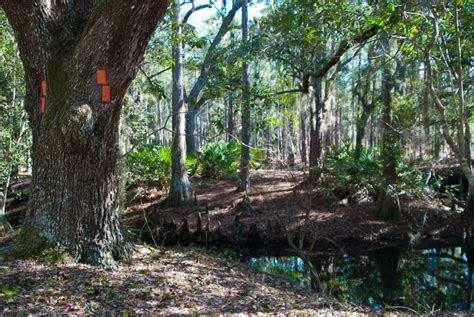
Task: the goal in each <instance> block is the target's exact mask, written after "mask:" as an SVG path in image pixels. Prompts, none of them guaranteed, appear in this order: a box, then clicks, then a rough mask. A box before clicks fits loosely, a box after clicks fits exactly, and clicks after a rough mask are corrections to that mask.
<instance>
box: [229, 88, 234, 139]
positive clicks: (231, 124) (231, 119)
mask: <svg viewBox="0 0 474 317" xmlns="http://www.w3.org/2000/svg"><path fill="white" fill-rule="evenodd" d="M227 113H228V117H227V141H229V142H230V141H232V140H234V137H235V118H234V100H233V96H232V92H229V93H227Z"/></svg>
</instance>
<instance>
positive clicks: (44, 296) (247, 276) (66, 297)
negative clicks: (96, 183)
mask: <svg viewBox="0 0 474 317" xmlns="http://www.w3.org/2000/svg"><path fill="white" fill-rule="evenodd" d="M0 251H1V248H0ZM4 251H5V249H4ZM4 253H5V252H4ZM4 255H5V254H3V256H4ZM257 312H259V313H262V312H265V313H283V312H284V313H286V314H290V313H291V314H297V313H306V314H307V313H318V314H321V315H324V316H333V315H346V316H351V315H353V316H355V315H365V314H366V313H368V312H370V310H368V309H364V308H362V307H355V306H351V305H345V304H340V303H336V302H334V301H331V300H328V299H325V298H323V297H318V296H317V295H315V294H314V293H311V292H309V291H308V290H306V289H303V288H301V287H298V286H296V285H294V284H293V283H292V282H290V281H289V280H286V279H284V278H280V277H277V276H274V275H269V274H267V273H261V272H258V271H256V270H255V269H253V268H251V267H248V266H247V265H245V264H242V263H240V262H239V261H237V260H232V259H228V258H225V257H223V256H222V255H220V254H212V253H211V254H210V253H206V252H205V251H203V250H200V249H189V248H185V249H182V248H173V249H162V250H160V251H158V250H156V249H151V248H147V247H139V248H138V251H137V252H136V253H135V254H134V256H133V257H132V258H130V259H127V260H124V261H121V262H119V263H118V265H117V268H116V269H115V270H113V271H106V270H102V269H99V268H96V267H91V266H88V265H83V264H73V263H67V262H60V263H57V262H54V263H53V262H49V263H47V262H45V261H44V257H42V258H41V259H40V258H37V259H36V260H35V259H30V260H14V261H9V260H8V259H7V258H5V257H2V255H1V252H0V316H17V315H18V316H20V315H24V316H26V315H29V314H64V313H66V314H69V315H83V314H92V313H93V314H100V315H105V314H107V315H108V314H114V315H115V314H117V315H120V314H122V315H123V316H128V315H130V314H132V315H135V314H151V313H153V314H164V315H169V314H179V315H186V314H191V313H193V314H195V313H203V314H204V313H206V314H210V313H212V314H214V313H215V314H221V313H226V314H229V313H230V314H232V313H252V314H255V313H257Z"/></svg>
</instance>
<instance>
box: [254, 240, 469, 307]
mask: <svg viewBox="0 0 474 317" xmlns="http://www.w3.org/2000/svg"><path fill="white" fill-rule="evenodd" d="M246 261H248V263H249V264H250V265H251V266H253V267H255V268H257V269H259V270H261V271H264V272H268V273H272V274H276V275H280V276H285V277H287V278H289V279H290V280H292V281H293V282H294V283H297V284H300V285H301V286H304V287H310V285H311V275H310V273H309V270H308V265H307V263H305V262H304V261H303V260H302V259H301V258H299V257H295V256H286V257H259V258H250V259H247V260H246ZM310 261H311V264H312V265H313V266H314V267H315V268H316V270H317V272H318V274H319V278H320V280H321V282H322V284H323V287H324V291H325V293H326V294H327V295H330V296H332V297H335V298H337V299H339V300H341V301H344V302H349V303H354V304H364V305H369V306H371V307H372V308H374V309H382V308H390V307H395V308H396V307H398V308H410V309H413V310H416V311H417V312H431V311H433V310H437V309H441V310H449V311H457V310H463V311H466V310H467V311H474V280H473V270H474V249H469V250H467V249H466V248H461V247H452V248H431V249H424V250H412V251H402V250H400V249H397V248H387V249H381V250H378V251H374V252H371V253H368V254H366V255H355V256H347V255H344V256H314V257H310Z"/></svg>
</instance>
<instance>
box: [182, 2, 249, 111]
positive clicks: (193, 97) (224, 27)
mask: <svg viewBox="0 0 474 317" xmlns="http://www.w3.org/2000/svg"><path fill="white" fill-rule="evenodd" d="M241 6H242V0H237V1H236V2H235V3H234V6H233V7H232V9H231V10H230V11H229V13H228V14H227V15H226V16H225V18H224V19H223V20H222V24H221V27H220V28H219V31H218V32H217V34H216V36H215V37H214V40H213V41H212V43H211V46H210V47H209V49H208V50H207V53H206V57H205V58H204V62H203V64H202V67H201V73H200V74H199V77H198V79H197V80H196V82H195V83H194V85H193V88H192V89H191V91H190V92H189V96H188V97H187V98H186V102H187V103H188V104H189V105H191V104H195V103H196V102H197V100H198V98H199V95H200V93H201V91H202V89H203V88H204V86H205V84H206V81H207V78H208V76H209V71H210V69H211V64H212V60H213V58H214V55H215V53H216V51H217V48H218V47H219V45H220V43H221V41H222V39H223V38H224V35H225V34H226V33H227V32H228V31H229V26H230V25H231V23H232V20H233V19H234V16H235V14H236V12H237V11H238V10H239V9H240V7H241Z"/></svg>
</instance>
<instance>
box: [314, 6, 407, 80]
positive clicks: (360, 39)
mask: <svg viewBox="0 0 474 317" xmlns="http://www.w3.org/2000/svg"><path fill="white" fill-rule="evenodd" d="M400 16H401V11H400V10H396V11H394V12H393V13H392V15H391V16H390V18H389V21H388V24H387V25H393V24H395V23H396V22H398V20H399V19H400ZM387 25H379V24H374V25H372V26H371V27H370V28H368V29H367V30H365V31H363V32H362V33H360V34H357V35H355V36H354V37H353V38H351V39H344V40H342V42H341V43H340V44H339V47H338V48H337V50H336V52H335V53H334V54H333V55H332V56H331V58H330V59H329V60H328V61H327V62H326V63H324V64H323V65H322V67H320V68H319V69H318V70H316V71H315V72H313V73H311V76H312V77H315V78H317V77H323V76H324V75H326V73H327V72H328V71H329V70H330V69H331V68H332V67H333V66H334V65H336V64H337V63H338V62H339V60H340V59H341V57H342V55H344V53H346V52H347V51H348V50H349V49H351V48H352V47H354V46H355V45H357V44H363V43H365V42H366V41H367V40H368V39H370V38H371V37H373V36H375V35H376V34H377V33H378V32H379V31H380V30H382V28H383V27H386V26H387Z"/></svg>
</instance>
